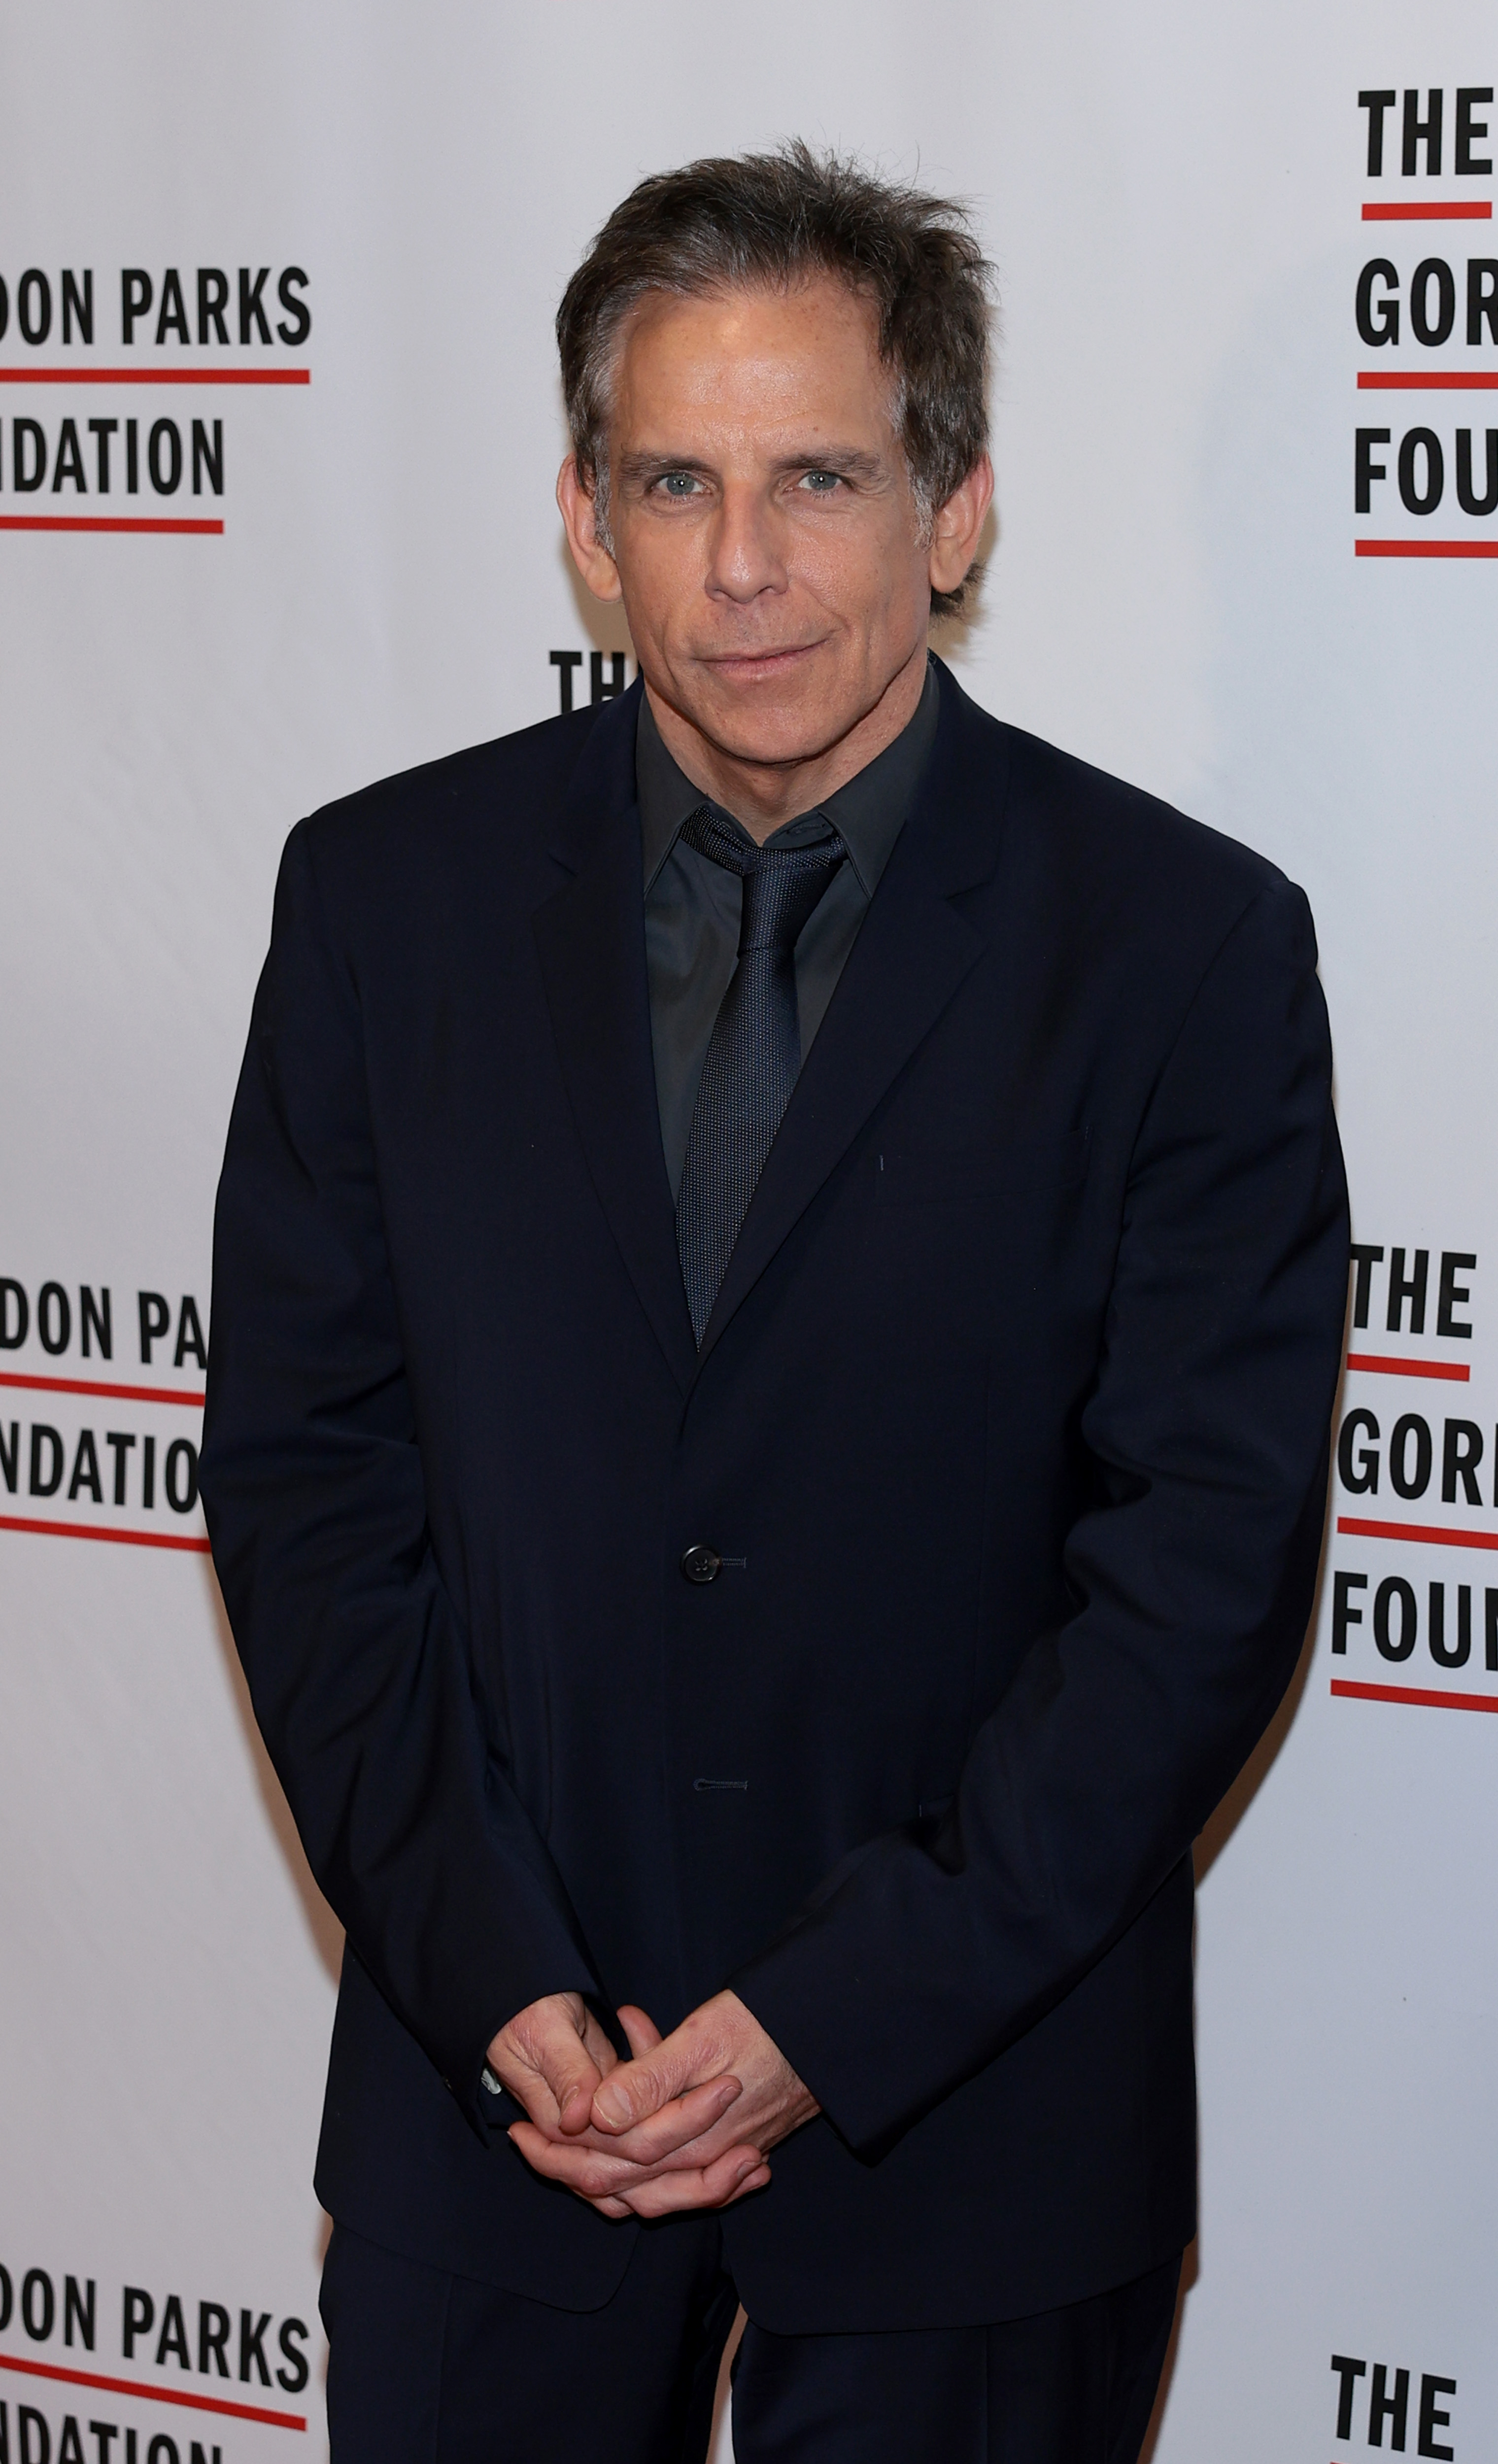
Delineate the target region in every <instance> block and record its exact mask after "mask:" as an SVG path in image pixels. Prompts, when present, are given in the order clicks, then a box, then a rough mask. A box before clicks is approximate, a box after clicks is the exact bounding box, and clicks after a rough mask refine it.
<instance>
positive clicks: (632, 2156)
mask: <svg viewBox="0 0 1498 2464" xmlns="http://www.w3.org/2000/svg"><path fill="white" fill-rule="evenodd" d="M742 2094H743V2089H742V2088H741V2087H740V2085H739V2083H738V2079H734V2078H732V2077H726V2078H723V2079H707V2080H705V2081H704V2083H703V2085H702V2086H701V2087H694V2088H689V2089H688V2091H687V2094H686V2095H685V2096H677V2097H672V2099H671V2101H670V2102H669V2103H667V2104H663V2105H662V2107H661V2109H660V2111H659V2113H652V2114H650V2115H649V2116H648V2117H647V2119H646V2120H645V2121H644V2122H637V2123H634V2125H633V2126H632V2128H630V2129H628V2130H625V2131H620V2132H617V2133H615V2132H608V2133H601V2134H600V2135H601V2136H606V2137H607V2138H608V2140H609V2142H610V2144H611V2145H613V2146H615V2147H617V2149H618V2151H619V2153H620V2155H621V2156H628V2159H629V2161H630V2163H631V2164H634V2165H659V2164H661V2163H662V2162H663V2161H665V2160H666V2159H667V2158H669V2157H671V2156H673V2155H675V2154H676V2153H677V2152H678V2150H680V2149H683V2148H690V2147H691V2145H692V2144H693V2142H694V2140H697V2139H702V2138H705V2137H706V2136H707V2134H708V2132H709V2131H711V2130H713V2129H714V2128H715V2127H716V2124H717V2123H720V2122H721V2121H722V2119H723V2116H724V2115H725V2114H726V2113H728V2112H729V2111H730V2109H731V2108H732V2107H733V2106H734V2105H735V2104H737V2103H738V2100H739V2098H740V2097H741V2096H742ZM730 2126H732V2125H730ZM715 2153H716V2151H715ZM694 2161H695V2162H696V2163H698V2164H700V2163H702V2161H703V2156H702V2153H701V2152H700V2151H699V2153H698V2155H697V2156H696V2158H695V2159H694Z"/></svg>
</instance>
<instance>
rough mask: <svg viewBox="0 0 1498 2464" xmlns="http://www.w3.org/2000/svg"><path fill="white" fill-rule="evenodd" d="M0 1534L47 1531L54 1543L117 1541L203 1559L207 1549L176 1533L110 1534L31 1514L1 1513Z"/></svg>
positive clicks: (95, 1526)
mask: <svg viewBox="0 0 1498 2464" xmlns="http://www.w3.org/2000/svg"><path fill="white" fill-rule="evenodd" d="M0 1531H50V1532H51V1534H52V1536H53V1538H54V1539H55V1540H119V1541H122V1542H123V1543H124V1545H125V1546H126V1547H127V1548H131V1549H190V1550H193V1551H196V1553H197V1554H198V1555H199V1556H202V1557H206V1556H207V1555H208V1553H209V1542H208V1541H207V1540H188V1539H187V1538H185V1537H184V1536H182V1535H181V1534H180V1533H178V1532H175V1531H111V1530H109V1529H107V1528H106V1527H105V1525H103V1524H102V1523H48V1522H46V1521H45V1520H44V1519H43V1518H42V1516H40V1515H30V1514H0Z"/></svg>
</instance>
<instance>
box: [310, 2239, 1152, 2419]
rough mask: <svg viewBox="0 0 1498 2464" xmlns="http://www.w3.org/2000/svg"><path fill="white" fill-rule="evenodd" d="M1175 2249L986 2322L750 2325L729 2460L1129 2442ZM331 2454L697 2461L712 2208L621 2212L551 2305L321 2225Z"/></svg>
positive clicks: (718, 2264)
mask: <svg viewBox="0 0 1498 2464" xmlns="http://www.w3.org/2000/svg"><path fill="white" fill-rule="evenodd" d="M1179 2272H1180V2262H1179V2259H1172V2260H1171V2261H1170V2263H1169V2264H1168V2265H1167V2266H1164V2267H1158V2268H1156V2269H1154V2270H1153V2271H1152V2273H1151V2274H1150V2275H1148V2276H1142V2277H1137V2278H1136V2279H1135V2282H1133V2283H1132V2284H1125V2285H1121V2286H1119V2287H1118V2288H1117V2289H1116V2290H1115V2291H1113V2292H1111V2293H1102V2294H1098V2295H1096V2296H1095V2297H1094V2298H1093V2299H1090V2300H1088V2301H1077V2302H1073V2303H1072V2304H1071V2305H1070V2307H1069V2308H1068V2309H1065V2310H1046V2311H1042V2312H1041V2313H1040V2314H1039V2315H1038V2316H1037V2317H1034V2318H1030V2319H1015V2320H1006V2321H1002V2323H1001V2324H999V2325H996V2326H990V2327H953V2328H943V2329H937V2330H930V2329H913V2330H910V2331H907V2332H904V2333H900V2334H890V2335H845V2336H772V2335H769V2334H768V2333H766V2331H765V2330H764V2329H763V2328H760V2327H757V2326H755V2324H754V2322H753V2321H750V2322H749V2324H748V2326H747V2327H746V2328H745V2330H744V2334H743V2339H742V2341H741V2343H740V2344H739V2347H738V2355H737V2357H736V2359H735V2363H734V2409H733V2431H734V2452H735V2457H736V2464H1135V2458H1136V2457H1137V2455H1138V2453H1139V2448H1140V2445H1141V2443H1142V2441H1143V2438H1144V2433H1145V2431H1146V2429H1147V2427H1148V2425H1149V2418H1150V2410H1151V2407H1152V2406H1153V2404H1154V2400H1155V2391H1156V2387H1157V2383H1158V2380H1159V2374H1160V2366H1161V2364H1162V2362H1163V2360H1164V2357H1165V2347H1166V2344H1167V2343H1168V2342H1169V2338H1170V2329H1171V2321H1172V2318H1173V2315H1174V2312H1175V2304H1176V2286H1177V2280H1178V2278H1179ZM321 2306H322V2318H323V2323H324V2325H325V2326H326V2328H327V2331H328V2342H329V2347H330V2359H329V2364H328V2425H329V2431H330V2433H331V2440H332V2456H333V2464H562V2458H563V2457H567V2456H589V2455H596V2456H598V2457H601V2458H602V2457H606V2458H607V2460H608V2464H702V2458H703V2457H704V2456H705V2455H706V2453H707V2448H708V2439H709V2435H710V2431H711V2428H712V2420H713V2398H714V2390H715V2386H716V2378H717V2371H718V2365H719V2362H720V2360H721V2358H722V2352H723V2347H724V2344H725V2343H726V2342H727V2340H728V2335H729V2331H730V2329H731V2327H732V2325H733V2321H734V2316H735V2312H736V2310H737V2308H738V2297H737V2294H736V2292H735V2289H734V2285H733V2282H732V2280H731V2278H730V2277H728V2276H727V2275H726V2274H725V2273H724V2270H723V2265H722V2250H721V2243H720V2240H719V2236H718V2230H717V2226H716V2221H715V2220H714V2219H713V2218H711V2217H706V2216H704V2217H697V2218H690V2219H688V2218H673V2219H672V2220H671V2221H670V2222H667V2223H663V2224H661V2225H657V2226H653V2227H652V2226H648V2227H647V2228H646V2230H645V2231H644V2232H643V2233H641V2234H640V2237H639V2240H638V2241H637V2243H636V2245H635V2249H634V2254H633V2255H632V2257H631V2258H630V2261H629V2265H628V2270H627V2272H626V2275H625V2278H624V2282H623V2283H622V2285H621V2286H620V2288H619V2291H618V2292H617V2293H616V2294H615V2296H614V2298H613V2299H612V2300H611V2301H609V2302H607V2303H606V2304H605V2306H604V2308H603V2309H602V2310H594V2311H584V2312H582V2313H578V2312H574V2311H568V2310H553V2309H550V2308H548V2307H547V2306H546V2305H545V2304H544V2303H542V2302H539V2301H528V2300H525V2299H522V2298H521V2297H520V2296H519V2295H518V2294H513V2293H499V2292H496V2291H495V2290H494V2289H493V2287H491V2286H489V2285H484V2284H475V2283H472V2282H470V2281H469V2280H468V2279H467V2278H466V2277H455V2276H444V2275H442V2274H441V2273H440V2272H439V2271H438V2270H436V2269H435V2268H430V2267H423V2266H421V2265H420V2264H418V2262H416V2261H415V2260H413V2259H408V2258H398V2257H396V2256H395V2255H393V2254H392V2253H390V2252H388V2251H385V2250H381V2249H379V2248H378V2247H377V2246H376V2245H375V2244H374V2243H373V2242H368V2241H364V2240H362V2239H361V2238H360V2237H359V2236H358V2235H357V2234H354V2233H345V2232H344V2231H343V2229H342V2228H341V2227H339V2228H337V2229H336V2230H335V2232H334V2234H333V2239H332V2242H331V2244H330V2246H329V2249H328V2256H327V2264H326V2267H325V2268H324V2270H323V2277H322V2303H321Z"/></svg>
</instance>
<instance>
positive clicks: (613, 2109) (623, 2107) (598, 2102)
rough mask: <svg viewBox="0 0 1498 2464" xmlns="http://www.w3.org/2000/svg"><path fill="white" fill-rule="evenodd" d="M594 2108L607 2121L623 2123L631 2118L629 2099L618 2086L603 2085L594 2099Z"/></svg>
mask: <svg viewBox="0 0 1498 2464" xmlns="http://www.w3.org/2000/svg"><path fill="white" fill-rule="evenodd" d="M593 2108H594V2111H595V2112H596V2113H598V2114H600V2115H601V2116H602V2118H603V2120H604V2121H605V2122H614V2123H626V2122H628V2119H629V2101H628V2097H625V2096H622V2095H621V2094H620V2092H619V2090H618V2089H617V2088H614V2089H609V2088H607V2087H601V2088H600V2089H599V2090H598V2093H597V2094H596V2096H595V2097H594V2099H593Z"/></svg>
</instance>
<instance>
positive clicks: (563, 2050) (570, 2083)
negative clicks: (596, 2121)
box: [538, 2022, 600, 2135]
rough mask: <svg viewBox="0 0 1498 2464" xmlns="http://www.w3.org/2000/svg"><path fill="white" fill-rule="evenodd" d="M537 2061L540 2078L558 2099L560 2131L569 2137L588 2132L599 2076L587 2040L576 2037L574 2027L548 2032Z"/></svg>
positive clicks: (563, 2023) (539, 2049)
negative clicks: (580, 2132)
mask: <svg viewBox="0 0 1498 2464" xmlns="http://www.w3.org/2000/svg"><path fill="white" fill-rule="evenodd" d="M538 2061H539V2067H540V2073H541V2077H542V2078H543V2079H544V2080H545V2082H546V2084H547V2086H548V2087H549V2088H550V2090H551V2092H552V2095H553V2096H554V2097H555V2099H556V2101H557V2120H558V2123H560V2125H561V2127H562V2129H563V2130H565V2131H566V2132H568V2133H569V2135H570V2134H572V2133H575V2132H577V2131H580V2130H585V2129H586V2128H587V2125H588V2122H589V2120H590V2118H591V2116H592V2111H593V2099H594V2097H595V2096H596V2094H597V2093H598V2086H599V2078H600V2073H599V2068H598V2064H597V2063H596V2062H595V2061H594V2059H593V2057H592V2056H591V2054H590V2053H589V2052H588V2049H587V2045H586V2042H585V2040H584V2036H580V2035H575V2034H574V2032H573V2030H572V2028H571V2026H570V2025H569V2024H567V2023H566V2022H562V2025H560V2026H559V2027H557V2028H555V2029H553V2030H549V2031H548V2033H547V2035H546V2038H545V2040H544V2042H543V2044H542V2045H540V2047H539V2048H538Z"/></svg>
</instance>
